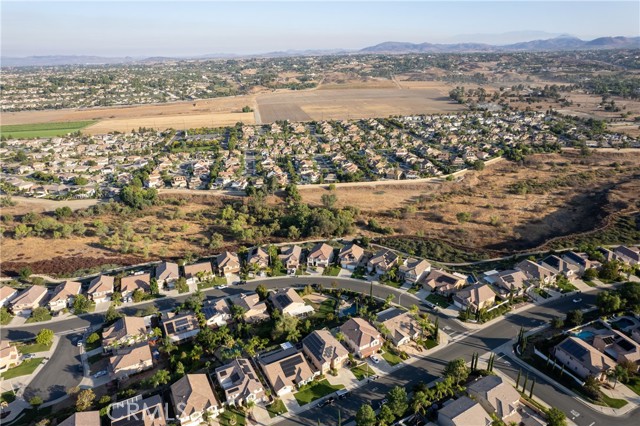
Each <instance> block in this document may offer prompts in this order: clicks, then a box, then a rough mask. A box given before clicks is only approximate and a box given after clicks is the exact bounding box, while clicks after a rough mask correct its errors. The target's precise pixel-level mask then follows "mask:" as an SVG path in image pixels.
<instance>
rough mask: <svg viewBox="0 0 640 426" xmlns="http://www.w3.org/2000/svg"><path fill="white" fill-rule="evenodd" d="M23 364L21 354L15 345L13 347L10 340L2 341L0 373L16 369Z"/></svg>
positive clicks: (0, 344)
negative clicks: (12, 368)
mask: <svg viewBox="0 0 640 426" xmlns="http://www.w3.org/2000/svg"><path fill="white" fill-rule="evenodd" d="M21 363H22V358H21V357H20V352H18V348H17V347H16V346H15V345H11V343H10V342H9V341H8V340H2V341H0V372H2V371H6V370H8V369H9V368H11V367H16V366H18V365H20V364H21Z"/></svg>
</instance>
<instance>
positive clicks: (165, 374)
mask: <svg viewBox="0 0 640 426" xmlns="http://www.w3.org/2000/svg"><path fill="white" fill-rule="evenodd" d="M169 380H171V374H170V373H169V370H164V369H163V370H158V371H156V372H155V374H154V375H153V376H151V378H150V379H149V381H150V383H151V385H152V386H151V387H153V388H157V387H158V386H160V385H166V384H167V383H169Z"/></svg>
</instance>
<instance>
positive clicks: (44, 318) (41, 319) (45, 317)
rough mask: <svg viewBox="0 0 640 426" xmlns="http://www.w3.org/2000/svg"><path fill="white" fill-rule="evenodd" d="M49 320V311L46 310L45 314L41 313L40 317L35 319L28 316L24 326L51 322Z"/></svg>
mask: <svg viewBox="0 0 640 426" xmlns="http://www.w3.org/2000/svg"><path fill="white" fill-rule="evenodd" d="M51 318H52V316H51V312H49V311H48V310H47V312H45V313H42V314H41V316H37V317H34V316H30V317H29V318H28V319H27V321H26V324H31V323H34V322H44V321H51Z"/></svg>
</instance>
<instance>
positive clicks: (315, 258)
mask: <svg viewBox="0 0 640 426" xmlns="http://www.w3.org/2000/svg"><path fill="white" fill-rule="evenodd" d="M331 262H333V247H331V246H330V245H329V244H327V243H318V244H316V245H315V246H313V248H312V249H311V250H310V251H309V255H308V256H307V265H308V266H319V267H323V268H326V267H327V266H329V265H330V264H331Z"/></svg>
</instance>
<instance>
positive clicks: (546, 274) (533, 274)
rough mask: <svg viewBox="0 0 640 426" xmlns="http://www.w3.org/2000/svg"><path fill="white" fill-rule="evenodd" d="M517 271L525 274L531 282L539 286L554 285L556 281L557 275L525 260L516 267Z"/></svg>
mask: <svg viewBox="0 0 640 426" xmlns="http://www.w3.org/2000/svg"><path fill="white" fill-rule="evenodd" d="M516 269H518V270H520V271H522V272H524V274H525V275H526V276H527V278H528V280H529V281H530V282H533V283H535V284H538V285H549V284H552V283H553V282H554V281H555V279H556V274H555V273H554V272H553V271H552V270H550V269H548V268H545V267H544V266H542V265H538V264H537V263H535V262H532V261H530V260H529V259H525V260H523V261H522V262H520V263H518V264H517V265H516Z"/></svg>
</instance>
